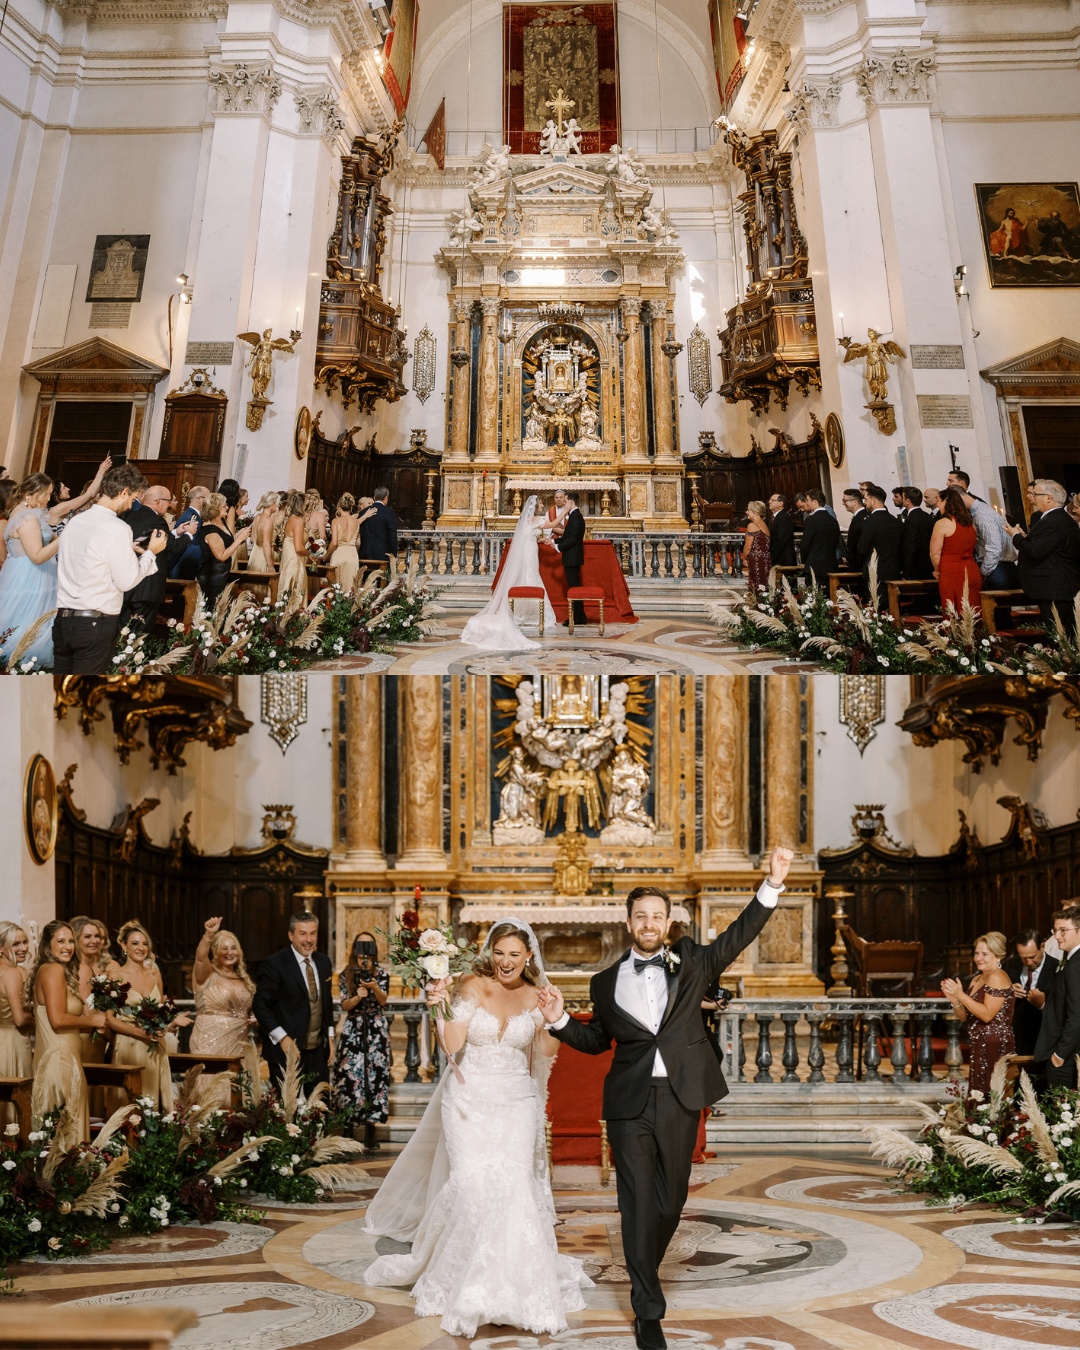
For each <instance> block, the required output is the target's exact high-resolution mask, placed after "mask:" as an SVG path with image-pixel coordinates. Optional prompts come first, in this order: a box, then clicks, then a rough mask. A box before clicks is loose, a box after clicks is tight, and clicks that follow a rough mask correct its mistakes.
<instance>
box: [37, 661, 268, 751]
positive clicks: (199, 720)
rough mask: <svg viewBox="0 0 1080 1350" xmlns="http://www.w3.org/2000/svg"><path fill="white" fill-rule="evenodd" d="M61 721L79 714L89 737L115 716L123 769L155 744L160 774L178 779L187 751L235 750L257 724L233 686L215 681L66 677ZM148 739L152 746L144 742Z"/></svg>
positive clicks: (57, 704)
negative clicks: (201, 747)
mask: <svg viewBox="0 0 1080 1350" xmlns="http://www.w3.org/2000/svg"><path fill="white" fill-rule="evenodd" d="M54 688H55V695H54V708H55V712H56V717H57V720H60V719H62V718H64V717H66V715H67V714H68V712H69V711H71V712H77V714H78V719H79V725H80V726H81V727H82V730H83V732H84V733H85V734H86V735H89V734H90V733H91V732H92V731H93V730H94V727H95V725H96V723H98V722H103V721H104V720H105V705H106V702H107V703H108V706H109V711H110V712H111V714H112V725H113V732H114V734H115V736H116V745H115V749H116V753H117V755H118V756H119V758H120V762H121V764H127V763H129V762H130V759H131V755H132V753H133V752H134V751H136V750H141V749H142V748H143V746H144V744H149V747H150V760H151V763H152V765H153V767H154V768H155V769H157V768H162V767H164V768H166V769H168V771H169V773H171V774H174V773H175V772H176V770H177V769H178V768H182V767H183V765H184V763H185V760H184V758H183V753H182V752H183V750H184V748H185V746H187V745H189V744H190V743H191V742H192V741H202V742H203V744H205V745H208V746H210V748H211V749H212V750H222V749H225V748H226V747H227V746H231V745H235V744H236V738H237V736H242V735H243V734H244V733H245V732H246V731H248V730H250V728H251V723H250V721H248V719H247V718H246V717H245V716H244V714H243V713H242V712H241V711H240V709H239V707H237V706H236V701H235V694H234V688H233V682H232V680H229V679H220V678H217V677H214V676H209V675H207V676H195V675H167V676H163V677H160V678H154V679H150V678H147V677H145V676H142V675H61V676H57V677H56V679H55V681H54ZM140 734H141V735H145V737H146V741H145V742H144V741H142V740H140V739H139V737H140Z"/></svg>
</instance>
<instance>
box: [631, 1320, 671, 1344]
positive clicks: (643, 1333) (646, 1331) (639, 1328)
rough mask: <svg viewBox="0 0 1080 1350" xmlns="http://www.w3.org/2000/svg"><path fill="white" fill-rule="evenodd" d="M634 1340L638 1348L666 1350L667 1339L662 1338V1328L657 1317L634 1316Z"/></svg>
mask: <svg viewBox="0 0 1080 1350" xmlns="http://www.w3.org/2000/svg"><path fill="white" fill-rule="evenodd" d="M634 1340H635V1341H636V1342H637V1346H638V1350H667V1341H665V1340H664V1329H663V1327H661V1325H660V1319H659V1317H656V1318H652V1317H635V1318H634Z"/></svg>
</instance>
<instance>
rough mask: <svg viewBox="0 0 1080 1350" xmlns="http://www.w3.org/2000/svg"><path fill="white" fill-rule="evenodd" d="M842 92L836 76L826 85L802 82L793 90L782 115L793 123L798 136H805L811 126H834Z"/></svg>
mask: <svg viewBox="0 0 1080 1350" xmlns="http://www.w3.org/2000/svg"><path fill="white" fill-rule="evenodd" d="M842 92H843V86H842V85H841V83H840V81H839V79H837V78H836V76H833V77H832V78H831V79H830V80H829V82H828V84H826V85H821V84H803V86H802V88H801V89H797V90H796V91H795V93H794V95H793V97H792V100H791V103H790V104H789V105H788V108H787V110H786V111H785V113H784V116H785V117H786V118H787V120H788V121H789V122H793V123H794V125H795V127H796V129H797V130H798V133H799V135H800V136H805V135H806V134H807V133H808V132H809V130H810V128H811V127H834V126H836V110H837V106H838V105H839V103H840V95H841V93H842Z"/></svg>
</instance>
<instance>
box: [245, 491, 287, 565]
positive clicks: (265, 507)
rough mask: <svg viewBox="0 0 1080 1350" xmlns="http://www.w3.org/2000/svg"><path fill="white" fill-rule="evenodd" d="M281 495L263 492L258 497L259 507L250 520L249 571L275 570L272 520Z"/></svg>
mask: <svg viewBox="0 0 1080 1350" xmlns="http://www.w3.org/2000/svg"><path fill="white" fill-rule="evenodd" d="M280 504H281V497H280V495H279V494H278V493H277V492H264V493H263V495H262V497H261V498H260V499H259V509H258V510H257V511H256V512H255V519H254V520H253V521H252V522H251V553H250V554H249V555H248V571H249V572H275V571H276V570H277V569H276V568H275V566H274V521H275V519H276V517H277V511H278V507H279V505H280Z"/></svg>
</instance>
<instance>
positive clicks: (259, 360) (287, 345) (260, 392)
mask: <svg viewBox="0 0 1080 1350" xmlns="http://www.w3.org/2000/svg"><path fill="white" fill-rule="evenodd" d="M237 336H238V338H239V339H240V341H241V342H246V343H248V344H249V346H250V347H251V355H250V356H249V357H248V359H247V366H248V369H249V370H250V371H251V394H252V397H253V398H256V399H261V398H263V397H265V395H266V387H267V385H268V384H269V383H270V365H271V362H272V361H273V359H274V353H275V352H292V351H295V350H296V341H297V337H298V336H299V334H297V335H294V336H293V337H291V338H276V337H274V330H273V329H272V328H264V329H263V331H262V333H261V334H260V333H238V334H237Z"/></svg>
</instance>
